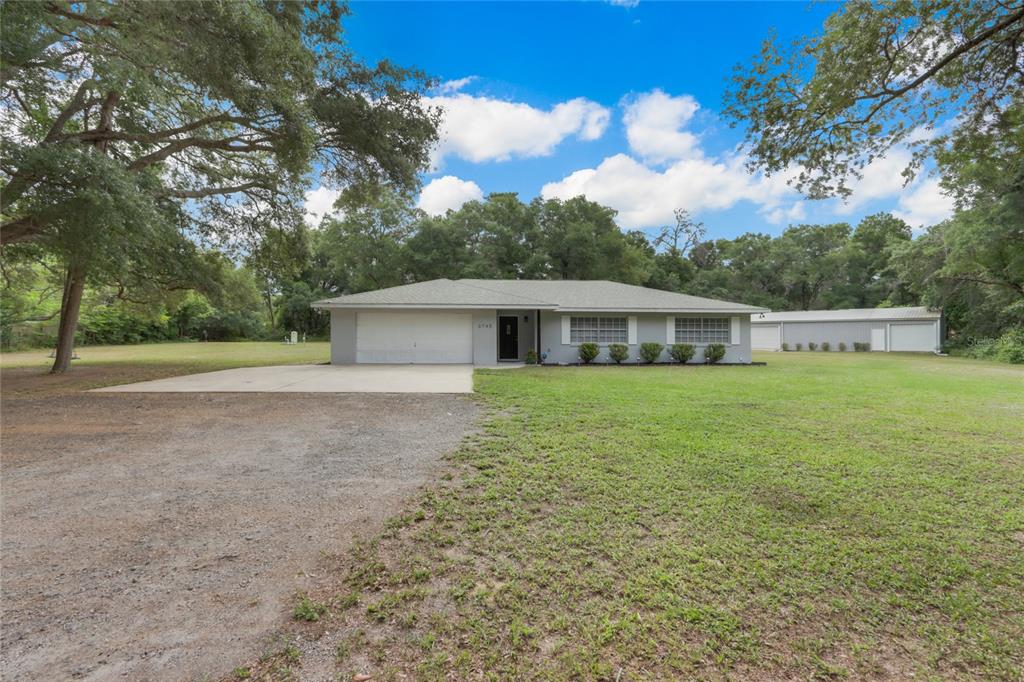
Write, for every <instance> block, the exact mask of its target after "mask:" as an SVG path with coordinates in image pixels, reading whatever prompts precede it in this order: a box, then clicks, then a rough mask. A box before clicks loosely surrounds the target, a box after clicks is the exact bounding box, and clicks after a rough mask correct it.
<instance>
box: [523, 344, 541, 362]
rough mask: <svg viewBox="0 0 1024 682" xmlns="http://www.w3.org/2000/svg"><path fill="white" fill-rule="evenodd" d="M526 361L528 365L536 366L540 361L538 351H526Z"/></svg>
mask: <svg viewBox="0 0 1024 682" xmlns="http://www.w3.org/2000/svg"><path fill="white" fill-rule="evenodd" d="M524 360H525V362H526V364H528V365H536V364H537V361H538V357H537V351H535V350H534V349H532V348H531V349H529V350H528V351H526V357H525V358H524Z"/></svg>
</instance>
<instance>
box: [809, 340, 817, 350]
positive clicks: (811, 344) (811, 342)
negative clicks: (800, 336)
mask: <svg viewBox="0 0 1024 682" xmlns="http://www.w3.org/2000/svg"><path fill="white" fill-rule="evenodd" d="M807 350H809V351H816V350H818V344H817V343H815V342H814V341H809V342H808V343H807Z"/></svg>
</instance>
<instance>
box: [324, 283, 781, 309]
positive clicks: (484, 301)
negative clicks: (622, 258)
mask: <svg viewBox="0 0 1024 682" xmlns="http://www.w3.org/2000/svg"><path fill="white" fill-rule="evenodd" d="M313 305H314V307H317V308H373V307H379V308H388V307H395V308H541V309H545V310H566V311H591V310H593V311H601V310H607V311H620V312H634V311H635V312H725V313H727V312H744V313H757V312H761V311H763V310H765V309H764V308H758V307H755V306H748V305H743V304H742V303H732V302H730V301H719V300H716V299H713V298H701V297H699V296H689V295H687V294H676V293H672V292H670V291H660V290H658V289H648V288H646V287H638V286H633V285H631V284H621V283H619V282H607V281H603V280H588V281H582V280H512V279H459V280H450V279H435V280H431V281H429V282H419V283H417V284H407V285H404V286H399V287H391V288H388V289H379V290H377V291H367V292H365V293H361V294H352V295H350V296H339V297H337V298H331V299H327V300H325V301H317V302H316V303H314V304H313Z"/></svg>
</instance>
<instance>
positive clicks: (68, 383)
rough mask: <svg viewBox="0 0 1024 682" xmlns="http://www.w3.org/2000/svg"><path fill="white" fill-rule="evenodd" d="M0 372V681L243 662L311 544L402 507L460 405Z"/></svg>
mask: <svg viewBox="0 0 1024 682" xmlns="http://www.w3.org/2000/svg"><path fill="white" fill-rule="evenodd" d="M143 374H145V372H143ZM135 376H138V373H136V374H135ZM132 378H133V379H134V377H132ZM138 378H139V379H142V378H154V377H151V376H141V377H138ZM3 379H4V385H3V399H2V404H0V407H2V431H0V436H2V441H0V446H2V461H0V468H2V474H3V497H2V508H0V512H2V521H3V537H2V588H3V597H2V619H3V623H2V625H3V627H2V630H3V632H2V640H0V643H2V654H0V677H3V678H4V679H39V678H45V679H59V678H67V677H75V678H80V679H110V678H117V677H121V678H124V679H154V678H157V677H159V678H160V679H198V678H200V677H203V676H206V675H211V676H218V675H223V674H225V673H229V672H230V671H231V670H232V669H233V668H234V667H235V666H236V665H240V664H241V663H243V662H245V661H247V660H252V658H253V656H254V655H256V656H258V655H259V654H260V652H261V651H262V650H263V649H264V648H266V647H269V646H272V642H274V640H275V635H276V633H277V632H278V628H279V627H280V626H281V625H282V623H284V622H287V619H288V615H289V613H290V611H291V609H292V607H293V606H294V595H295V594H296V593H297V592H298V591H303V590H307V589H314V588H315V586H316V584H317V580H318V577H319V576H322V575H323V574H324V573H325V572H326V568H327V564H328V562H329V558H328V557H329V555H336V554H338V553H343V552H345V551H347V549H348V548H349V547H350V546H351V544H352V543H353V541H355V540H356V539H358V538H360V537H366V536H370V535H372V534H374V533H376V532H378V531H379V530H380V527H381V523H382V522H383V520H384V519H385V518H387V517H388V516H390V515H392V514H394V513H396V512H398V511H400V510H401V508H402V504H403V502H404V501H405V500H407V499H408V498H409V497H410V496H412V495H413V494H414V493H415V491H416V490H417V489H418V488H419V487H420V486H421V485H422V484H423V483H424V482H425V481H426V480H428V479H429V478H430V477H431V475H432V474H433V473H435V472H436V471H437V467H438V466H439V460H440V457H441V455H442V454H443V453H444V452H446V451H448V450H451V449H453V448H454V447H455V446H456V445H457V444H458V443H459V441H460V439H461V438H462V436H463V435H464V434H465V433H466V432H467V431H468V429H470V428H471V425H472V423H473V421H474V418H475V415H476V411H477V408H476V406H475V405H474V403H473V402H472V400H470V399H468V398H466V397H464V396H453V395H371V394H361V395H336V394H315V395H313V394H91V393H81V392H69V391H70V390H71V389H72V388H80V387H82V386H83V385H88V384H90V383H92V382H95V383H117V381H111V380H110V377H109V374H108V375H106V378H105V379H104V380H103V381H102V382H101V381H100V380H99V378H98V377H88V376H83V374H82V373H80V372H79V370H75V372H72V373H71V374H69V375H67V376H66V377H55V378H53V379H54V381H52V382H51V383H49V384H46V385H45V386H42V387H40V386H39V383H37V382H38V381H40V380H42V381H44V382H45V379H41V377H40V375H39V373H38V371H28V370H25V371H17V370H5V371H4V373H3ZM119 379H120V377H119ZM123 380H130V379H128V378H125V379H123Z"/></svg>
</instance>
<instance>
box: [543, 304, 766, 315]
mask: <svg viewBox="0 0 1024 682" xmlns="http://www.w3.org/2000/svg"><path fill="white" fill-rule="evenodd" d="M555 310H556V312H560V313H651V314H663V313H665V314H667V313H686V314H692V313H732V314H741V315H753V314H755V313H766V312H768V311H769V309H768V308H739V309H737V308H624V307H621V306H620V307H611V308H607V307H601V308H580V307H572V308H561V307H560V308H556V309H555Z"/></svg>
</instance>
